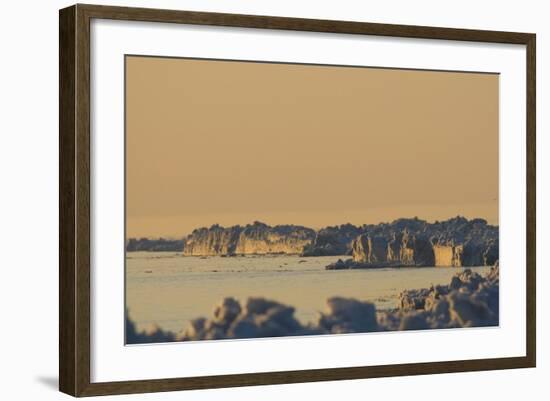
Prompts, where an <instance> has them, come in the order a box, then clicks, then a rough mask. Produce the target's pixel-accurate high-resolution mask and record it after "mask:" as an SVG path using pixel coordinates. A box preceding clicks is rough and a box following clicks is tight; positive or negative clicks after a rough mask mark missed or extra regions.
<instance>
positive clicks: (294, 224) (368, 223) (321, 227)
mask: <svg viewBox="0 0 550 401" xmlns="http://www.w3.org/2000/svg"><path fill="white" fill-rule="evenodd" d="M415 217H416V218H418V219H419V220H424V221H426V222H427V223H430V224H433V223H435V222H436V221H439V222H442V221H447V220H450V219H453V218H456V217H465V218H467V219H468V220H472V219H476V218H481V219H484V220H486V221H487V224H489V225H492V226H496V227H498V225H499V224H498V222H496V223H493V222H490V221H488V220H487V219H485V218H483V217H480V216H472V217H468V216H462V215H455V216H449V217H447V218H442V219H435V220H428V219H423V218H422V216H402V217H398V218H396V219H391V220H383V221H376V222H374V221H367V222H363V223H353V222H351V221H345V222H341V223H334V224H327V225H323V226H310V225H306V224H298V223H292V222H286V223H285V222H282V223H270V222H269V221H265V220H261V219H255V220H251V221H247V222H240V223H233V224H221V223H218V222H214V223H212V224H203V225H198V226H196V227H194V228H193V229H192V230H191V231H189V232H185V233H181V234H169V235H168V234H167V235H137V236H128V238H127V239H130V238H135V239H139V238H147V239H160V238H163V239H178V238H182V237H186V236H188V235H189V234H191V233H192V232H193V230H195V229H199V228H210V227H212V226H215V225H219V226H220V227H223V228H229V227H234V226H241V227H244V226H246V225H252V224H254V223H255V222H258V223H263V224H267V225H268V226H271V227H274V226H301V227H306V228H311V229H313V230H315V231H319V230H320V229H323V228H326V227H334V226H342V225H345V224H352V225H354V226H356V227H361V226H363V225H379V224H390V223H393V222H394V221H395V220H398V219H414V218H415Z"/></svg>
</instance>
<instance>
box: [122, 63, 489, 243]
mask: <svg viewBox="0 0 550 401" xmlns="http://www.w3.org/2000/svg"><path fill="white" fill-rule="evenodd" d="M126 85H127V86H126V101H127V103H126V118H127V120H126V127H127V131H126V141H127V142H126V151H127V160H126V163H127V169H126V174H127V176H126V186H127V188H126V194H127V197H126V213H127V220H126V223H127V227H126V230H127V236H128V238H130V237H134V238H136V237H137V238H139V237H149V238H158V237H165V238H166V237H173V238H177V237H181V236H184V235H187V234H189V233H190V232H191V231H192V230H193V229H194V228H198V227H205V226H206V227H209V226H211V225H212V224H215V223H217V224H220V225H222V226H232V225H237V224H241V225H243V224H248V223H252V222H253V221H262V222H265V223H266V224H269V225H279V224H295V225H302V226H306V227H311V228H316V229H318V228H321V227H326V226H334V225H340V224H345V223H348V222H349V223H351V224H354V225H362V224H371V223H372V224H377V223H379V222H391V221H393V220H395V219H397V218H402V217H414V216H418V218H420V219H423V220H427V221H430V222H433V221H435V220H447V219H448V218H451V217H456V216H457V215H461V216H465V217H467V218H469V219H471V218H478V217H479V218H483V219H485V220H487V221H488V222H489V223H490V224H493V225H498V179H499V175H498V95H499V93H498V85H499V81H498V75H495V74H481V73H453V72H440V71H411V70H393V69H378V68H377V69H373V68H348V67H337V66H336V67H335V66H311V65H291V64H272V63H271V64H270V63H251V62H230V61H212V60H192V59H168V58H167V59H163V58H149V57H138V56H131V57H127V59H126ZM343 127H345V130H344V129H342V128H343Z"/></svg>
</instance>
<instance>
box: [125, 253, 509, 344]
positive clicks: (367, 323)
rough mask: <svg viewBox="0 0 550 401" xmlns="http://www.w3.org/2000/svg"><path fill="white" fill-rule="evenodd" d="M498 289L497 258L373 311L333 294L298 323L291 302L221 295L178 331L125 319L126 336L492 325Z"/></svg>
mask: <svg viewBox="0 0 550 401" xmlns="http://www.w3.org/2000/svg"><path fill="white" fill-rule="evenodd" d="M498 294H499V267H498V263H497V264H496V265H495V266H494V267H493V268H491V270H490V271H489V273H487V274H486V275H483V276H481V275H479V274H478V273H476V272H473V271H472V270H470V269H467V270H464V271H462V272H460V273H457V274H455V275H454V276H453V278H452V280H451V282H450V283H449V284H448V285H438V286H435V287H431V288H422V289H415V290H407V291H403V292H402V293H401V294H400V299H399V306H398V308H397V309H395V310H391V311H377V310H376V306H375V304H374V303H370V302H362V301H359V300H356V299H353V298H344V297H332V298H329V299H328V300H327V305H326V310H325V311H324V312H322V313H321V314H320V316H319V318H318V320H317V322H314V323H307V324H303V323H301V322H300V321H299V320H297V319H296V318H295V316H294V312H295V308H294V307H292V306H288V305H284V304H281V303H279V302H276V301H272V300H268V299H265V298H258V297H256V298H249V299H247V301H246V302H244V303H243V304H241V303H240V302H239V301H237V300H236V299H234V298H225V299H224V300H223V301H222V302H221V303H220V304H219V305H218V306H217V307H216V308H215V309H214V312H213V315H212V316H211V317H200V318H197V319H194V320H192V321H191V322H190V324H189V326H188V327H186V328H183V330H182V331H181V332H179V333H174V332H170V331H164V330H162V329H161V328H159V327H152V328H150V329H149V330H145V331H141V332H138V331H137V330H136V328H135V325H134V323H133V322H132V321H131V320H129V319H128V318H127V321H126V335H127V343H128V344H138V343H154V342H171V341H196V340H220V339H236V338H259V337H280V336H298V335H311V334H342V333H361V332H373V331H395V330H421V329H443V328H460V327H481V326H497V325H498V324H499V296H498Z"/></svg>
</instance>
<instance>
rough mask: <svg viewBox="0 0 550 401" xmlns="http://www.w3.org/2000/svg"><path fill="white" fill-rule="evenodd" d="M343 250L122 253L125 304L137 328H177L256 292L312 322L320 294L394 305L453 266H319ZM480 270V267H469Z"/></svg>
mask: <svg viewBox="0 0 550 401" xmlns="http://www.w3.org/2000/svg"><path fill="white" fill-rule="evenodd" d="M345 258H349V256H323V257H300V256H292V255H251V256H233V257H220V256H211V257H197V256H183V255H182V254H181V253H175V252H129V253H127V257H126V295H125V296H126V307H127V310H128V313H129V317H130V319H132V320H133V321H134V323H135V324H136V325H137V328H138V330H142V329H147V328H148V327H151V326H153V325H157V326H159V327H160V328H162V329H163V330H169V331H172V332H174V333H179V332H180V331H181V330H183V329H185V327H187V325H188V324H189V321H190V320H192V319H195V318H198V317H207V318H209V317H211V316H212V312H213V310H214V307H215V306H216V305H217V304H219V303H220V302H221V301H222V300H223V298H225V297H234V298H236V299H238V300H240V301H241V302H242V303H243V302H244V301H245V300H246V299H247V298H248V297H264V298H267V299H271V300H274V301H278V302H281V303H284V304H287V305H292V306H293V307H294V308H295V310H296V312H295V316H296V318H297V319H298V320H300V321H301V322H302V323H307V322H316V321H317V319H318V316H319V313H320V312H322V311H323V310H324V309H325V305H326V300H327V299H328V298H330V297H334V296H341V297H348V298H355V299H358V300H362V301H370V302H373V303H375V304H376V307H377V309H378V310H383V309H393V308H396V307H397V306H398V301H399V294H400V293H401V292H402V291H403V290H405V289H419V288H427V287H429V286H431V285H437V284H448V283H449V282H450V280H451V277H452V276H453V275H454V274H456V273H457V272H460V271H461V270H464V268H460V267H409V268H403V267H401V268H384V269H357V270H325V266H326V265H328V264H330V263H333V262H335V261H337V260H338V259H345ZM471 269H473V270H475V271H477V272H478V273H480V274H485V273H486V272H488V271H489V269H490V267H488V266H479V267H472V268H471Z"/></svg>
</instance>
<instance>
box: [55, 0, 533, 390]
mask: <svg viewBox="0 0 550 401" xmlns="http://www.w3.org/2000/svg"><path fill="white" fill-rule="evenodd" d="M95 18H98V19H109V20H126V21H146V22H165V23H174V24H194V25H211V26H223V27H241V28H259V29H263V28H267V29H275V30H288V31H309V32H325V33H342V34H356V35H375V36H391V37H401V38H420V39H440V40H451V41H475V42H487V43H504V44H519V45H525V46H526V49H527V50H526V54H527V58H526V60H525V63H526V71H527V82H526V88H527V93H526V99H527V109H526V110H527V119H526V122H525V124H526V132H527V137H526V141H527V177H526V180H527V193H526V202H527V227H526V233H527V243H526V255H527V260H526V266H527V273H526V274H527V280H526V281H527V288H526V293H527V300H526V307H527V310H526V317H527V319H526V327H525V331H526V350H527V353H526V355H525V356H523V357H511V358H495V359H474V360H460V361H440V362H430V363H408V364H400V365H382V366H365V367H346V368H329V369H314V370H299V371H280V372H269V373H250V374H230V375H223V376H201V377H188V378H186V377H182V378H166V379H155V380H135V381H120V382H100V383H92V382H91V380H90V363H91V354H90V345H91V334H90V317H91V316H90V297H91V293H90V209H91V208H90V199H91V197H90V174H91V171H90V121H91V119H90V85H91V83H90V21H91V20H92V19H95ZM59 29H60V35H59V51H60V53H59V57H60V58H59V60H60V64H59V66H60V67H59V95H60V103H59V129H60V141H59V152H60V165H59V182H60V186H59V226H60V237H59V255H60V264H59V359H60V360H59V388H60V390H61V391H62V392H64V393H67V394H70V395H73V396H94V395H105V394H123V393H143V392H156V391H174V390H188V389H205V388H219V387H235V386H250V385H264V384H280V383H297V382H315V381H325V380H347V379H363V378H374V377H389V376H401V375H420V374H434V373H449V372H465V371H480V370H493V369H512V368H527V367H534V366H535V363H536V362H535V361H536V306H535V300H536V292H535V291H536V272H535V241H536V237H535V235H536V234H535V231H536V228H535V213H536V212H535V196H536V195H535V194H536V192H535V191H536V189H535V158H536V156H535V119H536V111H535V65H536V61H535V46H536V45H535V43H536V37H535V34H530V33H515V32H495V31H483V30H467V29H450V28H435V27H422V26H405V25H390V24H374V23H364V22H349V21H330V20H314V19H300V18H283V17H268V16H254V15H237V14H218V13H203V12H193V11H171V10H156V9H142V8H126V7H110V6H96V5H80V4H78V5H74V6H72V7H68V8H65V9H62V10H60V14H59Z"/></svg>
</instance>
